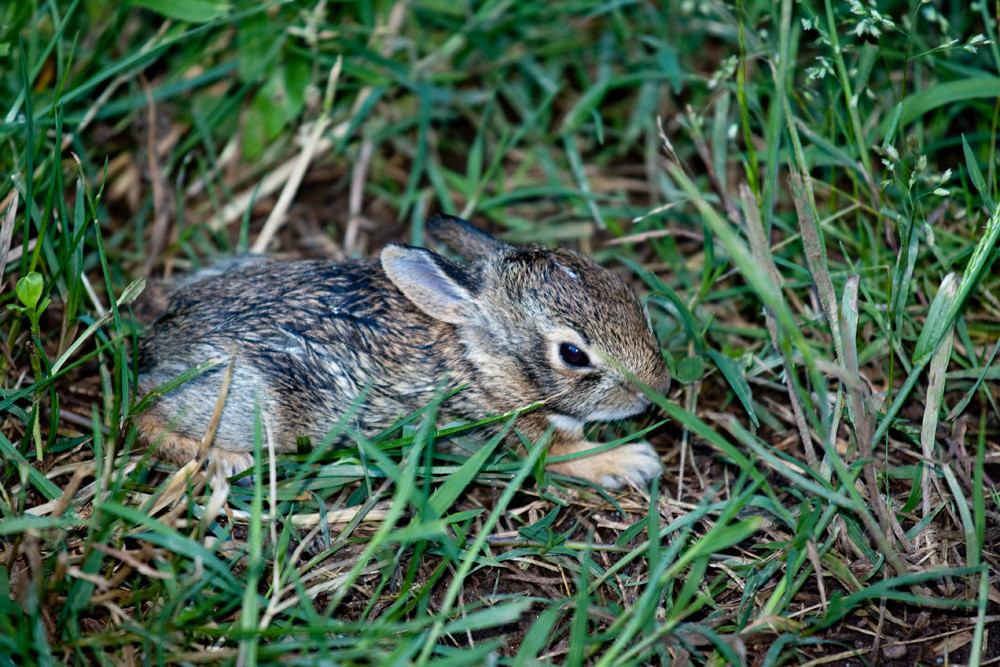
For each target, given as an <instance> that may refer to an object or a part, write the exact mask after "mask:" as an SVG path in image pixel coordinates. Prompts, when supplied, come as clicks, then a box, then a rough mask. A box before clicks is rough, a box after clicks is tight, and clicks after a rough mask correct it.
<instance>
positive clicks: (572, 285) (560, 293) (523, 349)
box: [137, 216, 670, 489]
mask: <svg viewBox="0 0 1000 667" xmlns="http://www.w3.org/2000/svg"><path fill="white" fill-rule="evenodd" d="M427 231H428V232H429V234H430V235H431V236H432V237H433V238H435V239H436V240H438V241H440V242H442V243H444V244H445V245H446V246H448V247H450V248H451V249H452V250H453V251H454V252H455V253H457V254H458V255H460V256H462V257H463V258H464V259H465V260H466V263H461V264H460V263H457V262H454V261H451V260H449V259H447V258H445V257H444V256H442V255H440V254H437V253H434V252H432V251H430V250H426V249H423V248H417V247H410V246H405V245H397V244H390V245H387V246H385V248H383V250H382V251H381V253H380V255H379V257H378V258H377V259H369V260H365V261H359V262H353V263H335V262H330V261H322V260H300V261H281V260H271V259H268V258H266V257H261V256H242V257H237V258H233V259H230V260H227V261H224V262H223V263H221V264H220V265H216V266H215V267H210V268H209V269H207V270H205V271H204V272H199V273H196V274H193V277H190V278H188V279H187V280H186V281H184V282H183V283H182V285H181V286H180V287H179V288H178V289H177V291H176V292H175V293H174V294H173V296H172V298H171V301H170V303H169V305H168V306H167V308H166V310H165V311H164V312H163V314H162V315H161V316H160V317H159V318H158V319H157V320H156V321H155V322H154V323H153V324H152V325H151V327H150V329H149V331H148V332H147V333H146V335H145V336H144V337H143V339H142V340H141V342H140V344H139V350H138V370H139V375H138V386H139V393H140V394H148V393H149V392H152V391H154V390H157V389H158V388H159V387H160V386H161V385H163V384H164V383H166V382H168V381H170V380H173V379H175V378H176V377H177V376H179V375H180V374H181V373H183V372H185V371H188V370H190V369H191V368H193V367H195V366H196V365H197V364H199V363H201V362H205V361H208V360H211V359H216V360H219V359H221V360H223V363H221V364H219V365H218V366H215V367H213V368H211V369H210V370H209V371H207V372H205V373H203V374H201V375H197V376H195V377H194V378H193V379H191V380H189V381H187V382H186V383H183V384H181V385H180V386H178V387H176V388H175V389H173V390H172V391H169V392H167V393H165V394H164V395H162V396H159V397H157V398H156V399H155V400H154V401H153V402H152V403H151V405H150V407H149V408H148V409H147V410H146V411H144V412H143V413H141V414H140V415H139V416H138V418H137V426H138V432H139V435H140V438H141V440H142V441H144V442H145V443H147V444H148V445H150V446H153V447H155V448H156V453H157V455H158V456H160V457H161V458H164V459H167V460H169V461H172V462H175V463H178V464H182V463H184V462H186V461H188V460H190V459H192V458H194V457H196V456H197V455H198V452H199V450H200V448H201V441H202V439H203V438H204V437H205V434H206V430H207V428H208V425H209V421H210V419H211V417H212V414H213V412H214V410H215V405H216V402H217V399H218V397H219V395H220V388H221V386H222V381H223V377H224V375H225V373H226V368H227V367H228V366H229V365H230V363H229V360H230V359H233V361H232V368H233V370H232V379H231V384H230V387H229V390H228V393H227V394H226V398H225V404H224V408H223V409H222V412H221V419H220V420H219V422H218V428H217V430H216V432H215V434H214V438H213V439H212V440H211V443H210V447H209V450H208V455H209V457H210V458H212V459H214V460H215V461H216V464H217V466H218V468H219V469H220V470H221V471H222V472H224V473H225V474H226V475H228V476H232V475H235V474H238V473H240V472H242V471H244V470H246V469H248V468H250V467H251V466H252V465H253V463H254V460H253V442H254V421H255V419H254V408H255V404H256V402H258V401H259V404H260V409H261V413H262V415H263V416H264V419H265V421H266V422H267V424H268V425H269V427H270V432H271V434H272V438H273V442H274V443H275V447H276V449H277V450H278V451H280V452H288V451H295V450H296V447H297V443H298V441H299V439H300V438H301V437H303V436H306V437H309V438H310V439H311V441H312V442H314V443H318V442H320V441H322V440H323V438H324V436H326V435H327V434H328V433H329V432H331V430H332V429H333V427H334V425H335V424H336V423H337V421H338V419H340V418H341V417H342V416H343V415H344V414H345V412H347V411H350V410H354V413H353V415H351V417H350V418H349V422H348V425H349V427H350V428H351V429H354V430H355V431H357V432H360V433H361V434H364V435H365V436H372V435H374V434H376V433H379V432H381V431H383V430H384V429H386V428H388V427H390V426H392V425H393V424H394V423H395V422H396V421H397V420H398V419H399V418H400V417H402V416H406V415H409V414H411V413H413V412H414V411H415V410H417V409H419V408H422V407H424V406H426V405H427V404H428V403H429V402H430V401H432V400H433V399H434V398H435V397H436V396H441V395H442V392H446V393H452V392H454V393H453V395H451V396H450V397H449V398H448V399H447V400H445V401H444V402H443V403H442V404H441V406H440V408H439V419H440V421H441V422H442V423H447V422H454V421H456V420H462V421H466V422H474V421H479V420H482V419H484V418H486V417H488V416H490V415H503V414H506V413H510V412H513V411H516V410H519V409H522V408H525V407H526V406H530V405H532V404H534V403H539V402H540V403H541V404H542V405H541V406H540V407H536V408H534V409H532V410H529V411H525V412H524V413H522V414H521V415H520V416H519V417H518V418H517V420H516V422H515V428H516V429H517V430H518V431H520V433H521V434H523V435H524V436H525V437H526V438H528V440H530V441H531V442H537V440H538V439H539V438H541V437H542V436H543V435H544V434H545V433H546V432H547V431H548V430H549V429H550V427H554V431H553V435H552V437H551V441H550V444H549V445H548V457H554V456H560V455H564V454H572V453H576V452H581V451H584V450H588V449H591V448H593V447H596V446H597V445H598V444H599V443H593V442H589V441H587V440H586V439H585V438H584V435H583V427H584V423H585V422H607V421H612V420H616V419H622V418H625V417H630V416H633V415H636V414H638V413H640V412H642V411H643V410H644V409H646V408H647V407H648V406H649V405H650V402H651V401H650V399H649V398H648V397H647V396H646V395H645V394H644V393H643V391H642V390H641V389H640V388H638V387H637V386H635V385H633V384H632V383H631V382H630V380H629V375H631V376H632V377H633V378H635V379H637V380H638V381H639V382H641V383H643V384H645V385H646V386H647V387H649V388H650V389H652V391H655V392H657V393H659V394H665V393H666V391H667V389H668V387H669V384H670V373H669V371H668V370H667V366H666V364H665V362H664V359H663V356H662V355H661V352H660V347H659V345H658V343H657V340H656V337H655V336H654V334H653V331H652V328H651V325H650V321H649V317H648V314H647V313H646V311H645V309H644V308H643V306H642V305H641V304H640V302H639V300H638V299H637V298H636V296H635V293H634V292H633V291H632V290H631V288H629V286H628V285H627V284H626V283H625V282H624V281H623V280H622V279H621V278H619V277H618V276H617V275H615V274H614V273H612V272H611V271H609V270H607V269H605V268H604V267H602V266H600V265H599V264H597V263H596V262H594V261H592V260H590V259H588V258H586V257H584V256H582V255H579V254H577V253H575V252H571V251H568V250H561V249H550V248H547V247H529V248H523V249H522V248H518V247H515V246H512V245H509V244H507V243H506V242H504V241H501V240H499V239H497V238H495V237H493V236H491V235H489V234H487V233H486V232H483V231H481V230H479V229H478V228H476V227H475V226H473V225H472V224H470V223H468V222H466V221H464V220H461V219H459V218H455V217H450V216H438V217H436V218H434V219H432V220H430V221H428V223H427ZM355 403H357V405H354V404H355ZM504 423H505V422H504V421H502V420H501V421H498V422H495V424H496V425H495V426H485V427H482V435H483V436H485V437H488V436H490V435H495V434H496V433H498V432H499V431H500V430H501V429H502V428H503V426H504ZM477 435H478V434H477ZM511 439H512V440H513V441H514V442H515V443H516V442H519V439H518V438H517V437H516V435H515V436H513V437H512V438H511ZM547 469H548V470H550V471H552V472H556V473H561V474H565V475H569V476H573V477H577V478H581V479H584V480H587V481H590V482H592V483H594V484H596V485H599V486H603V487H605V488H608V489H615V488H619V487H622V486H624V485H634V486H637V487H641V486H644V485H647V484H648V483H649V482H650V481H651V480H652V478H653V477H655V476H657V475H659V474H660V472H661V463H660V459H659V457H658V456H657V454H656V452H655V450H654V449H653V447H652V446H651V445H650V444H649V443H647V442H636V443H629V444H624V445H620V446H618V447H614V448H612V449H609V450H606V451H603V452H600V453H595V454H590V455H586V456H581V457H577V458H574V459H571V460H566V461H560V462H554V463H553V462H550V463H548V464H547Z"/></svg>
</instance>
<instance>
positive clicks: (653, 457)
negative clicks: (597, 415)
mask: <svg viewBox="0 0 1000 667" xmlns="http://www.w3.org/2000/svg"><path fill="white" fill-rule="evenodd" d="M597 444H598V443H593V442H578V443H573V444H572V445H563V446H560V447H556V448H550V450H549V455H550V456H559V455H561V454H569V453H576V452H581V451H585V450H587V449H591V448H593V447H596V446H597ZM546 468H547V469H548V470H550V471H552V472H556V473H559V474H562V475H570V476H572V477H579V478H581V479H585V480H588V481H590V482H593V483H594V484H599V485H600V486H603V487H604V488H606V489H619V488H621V487H623V486H635V487H638V488H642V487H645V486H648V485H649V482H650V481H651V480H652V479H653V478H654V477H658V476H659V475H660V473H661V472H662V471H663V467H662V465H661V463H660V457H659V456H658V455H657V453H656V450H655V449H653V446H652V445H650V444H649V443H648V442H633V443H630V444H627V445H621V446H619V447H615V448H614V449H609V450H608V451H605V452H599V453H597V454H590V455H588V456H581V457H578V458H574V459H571V460H569V461H560V462H558V463H549V464H548V465H547V466H546Z"/></svg>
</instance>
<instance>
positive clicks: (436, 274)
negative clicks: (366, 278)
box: [379, 244, 479, 324]
mask: <svg viewBox="0 0 1000 667" xmlns="http://www.w3.org/2000/svg"><path fill="white" fill-rule="evenodd" d="M379 258H380V259H381V261H382V269H383V270H384V271H385V274H386V275H387V276H389V280H391V281H392V284H393V285H395V286H396V287H397V288H399V291H400V292H402V293H403V294H404V295H405V296H406V298H407V299H409V300H410V301H412V302H413V305H415V306H416V307H417V308H419V309H420V310H422V311H424V312H425V313H427V314H428V315H430V316H431V317H433V318H435V319H438V320H441V321H443V322H448V323H450V324H466V323H468V322H470V321H472V320H474V319H476V314H477V313H478V311H479V305H478V302H477V300H476V298H475V297H474V296H473V294H474V292H475V287H474V284H473V282H472V279H471V277H470V276H469V275H468V273H467V272H466V270H465V269H463V268H462V267H461V266H459V265H458V264H455V263H454V262H452V261H449V260H447V259H445V258H444V257H441V256H440V255H436V254H434V253H433V252H431V251H430V250H424V249H423V248H411V247H410V246H402V245H396V244H390V245H387V246H386V247H385V248H383V249H382V253H381V255H380V256H379Z"/></svg>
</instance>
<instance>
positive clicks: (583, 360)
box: [559, 343, 590, 368]
mask: <svg viewBox="0 0 1000 667" xmlns="http://www.w3.org/2000/svg"><path fill="white" fill-rule="evenodd" d="M559 358H560V359H562V360H563V361H564V362H565V363H566V365H567V366H573V367H574V368H587V367H588V366H590V358H589V357H587V353H586V352H584V351H583V350H581V349H580V348H578V347H577V346H576V345H573V344H572V343H561V344H560V345H559Z"/></svg>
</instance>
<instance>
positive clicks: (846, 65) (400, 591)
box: [0, 0, 1000, 665]
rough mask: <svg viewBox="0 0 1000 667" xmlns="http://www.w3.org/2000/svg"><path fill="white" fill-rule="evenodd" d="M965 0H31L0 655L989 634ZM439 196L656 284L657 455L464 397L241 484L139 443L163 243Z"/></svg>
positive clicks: (993, 362) (306, 241)
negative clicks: (575, 458)
mask: <svg viewBox="0 0 1000 667" xmlns="http://www.w3.org/2000/svg"><path fill="white" fill-rule="evenodd" d="M658 4H663V5H665V6H663V7H659V6H657V5H658ZM938 4H939V3H934V2H930V3H918V2H909V3H904V2H887V1H881V0H880V1H878V2H875V3H873V4H865V3H860V4H859V3H855V4H851V3H840V2H833V0H825V1H823V2H819V1H817V2H793V1H792V0H782V1H781V2H779V3H777V4H774V3H771V2H763V1H758V0H742V1H740V2H737V3H735V5H733V4H730V3H723V2H718V1H715V0H707V1H705V2H699V3H655V4H654V3H644V2H599V1H597V0H575V1H571V2H564V3H504V2H486V3H481V4H475V5H472V4H469V5H467V4H465V3H445V2H434V1H431V0H425V1H420V2H413V3H407V4H403V3H396V4H393V3H378V2H372V1H370V0H361V1H359V2H355V3H349V4H332V5H329V6H327V5H326V4H324V3H318V4H307V3H296V2H290V3H283V4H282V3H272V4H256V3H243V2H238V3H224V2H221V1H216V0H185V1H184V2H163V1H162V0H142V1H141V2H137V3H135V4H134V5H132V6H120V5H117V4H111V3H105V2H102V1H100V0H87V1H83V0H77V1H75V2H66V3H40V2H33V1H31V0H14V2H11V3H7V4H6V5H4V6H3V8H0V99H2V100H3V102H4V103H3V104H2V105H0V109H2V110H3V111H4V114H5V115H4V116H3V118H2V119H0V140H2V145H3V146H4V150H3V151H0V170H2V174H3V175H4V178H3V180H2V181H0V273H2V275H3V283H2V284H3V290H2V292H0V303H2V306H3V308H4V310H3V312H2V314H0V351H2V356H0V364H2V365H3V371H4V373H3V382H2V388H0V420H2V421H0V453H2V460H0V555H2V560H3V567H0V664H2V665H13V664H54V663H72V664H91V663H101V664H125V663H132V662H137V661H141V662H143V663H157V664H177V663H187V664H196V663H203V662H211V663H216V662H223V663H239V664H255V663H271V662H279V661H280V662H283V663H309V664H314V663H316V662H321V661H322V662H329V663H379V664H411V663H413V664H425V663H429V662H434V663H444V664H449V663H457V664H463V665H465V664H479V663H484V664H498V663H500V664H514V665H525V664H535V663H536V662H538V661H542V662H550V661H551V662H557V663H566V664H583V663H587V664H594V665H612V664H613V665H619V664H647V663H656V662H659V663H668V664H678V665H683V664H699V665H700V664H705V665H708V664H727V663H732V664H740V663H746V664H754V665H781V664H796V663H806V664H881V665H891V664H899V665H913V664H930V663H932V662H935V661H937V662H944V663H947V664H959V663H962V664H995V663H996V660H997V658H1000V640H998V638H997V630H998V629H997V627H996V618H997V602H996V600H997V594H996V589H995V584H996V578H997V573H998V562H997V548H996V545H997V533H996V530H995V526H996V522H997V517H998V508H997V492H996V486H995V483H994V480H995V479H996V478H997V476H998V469H997V466H996V457H997V453H998V448H997V446H998V443H1000V409H998V406H997V396H998V395H1000V390H998V387H1000V384H998V383H1000V366H998V361H997V352H998V349H1000V343H998V339H1000V302H998V300H997V296H996V295H997V293H998V288H1000V278H998V277H1000V272H998V270H997V263H996V259H997V254H998V244H997V237H998V234H1000V209H998V204H997V202H998V199H1000V198H998V196H997V170H996V164H997V155H996V146H997V119H998V117H1000V105H998V102H997V100H998V99H1000V97H998V94H1000V78H998V69H1000V49H998V47H997V44H996V40H997V16H996V15H994V14H993V13H992V12H994V11H995V8H994V7H993V6H992V5H990V4H989V3H975V4H972V5H970V6H969V7H959V6H958V5H959V4H960V3H953V4H954V5H955V6H954V7H952V6H950V5H949V4H948V3H941V4H942V7H941V8H938V7H937V5H938ZM876 10H877V11H876ZM948 12H950V13H948ZM876 32H877V34H876ZM980 35H981V36H980ZM439 211H440V212H443V213H449V214H458V215H463V216H466V217H470V218H472V219H473V220H475V221H476V222H477V223H478V224H480V225H483V226H485V227H488V228H489V229H491V230H492V231H495V232H498V233H502V234H503V235H504V237H505V238H507V239H509V240H511V241H514V242H518V243H529V242H540V243H558V244H562V245H566V246H570V247H574V248H579V249H581V250H583V251H585V252H588V253H590V254H591V255H593V256H595V257H596V258H597V259H599V260H600V261H602V262H604V263H606V264H607V265H608V266H610V267H613V268H615V269H616V270H621V271H623V272H624V273H627V274H629V275H630V276H633V277H634V279H635V281H636V284H637V285H640V286H641V287H642V288H643V293H644V298H645V300H646V302H647V303H648V305H649V309H650V313H651V316H652V320H653V323H654V326H655V328H656V331H657V334H658V336H659V338H660V341H661V342H662V345H663V349H664V354H665V355H666V356H667V358H668V362H669V365H670V367H671V371H672V374H673V377H674V385H673V387H672V389H671V391H670V393H669V395H668V396H660V397H656V401H655V402H656V406H657V407H656V410H655V411H654V412H652V413H651V414H650V415H647V416H645V417H643V418H641V419H639V420H637V421H636V422H634V423H628V424H622V425H611V426H595V427H594V428H595V430H596V431H597V432H598V433H599V434H600V435H601V436H602V437H604V438H605V439H607V440H612V439H615V438H628V437H646V438H647V439H649V440H650V442H652V443H653V444H654V445H655V446H656V447H657V448H658V450H659V451H660V452H661V454H662V455H663V460H664V466H665V467H664V471H665V472H664V475H663V477H662V478H661V479H660V480H659V481H658V482H657V483H656V484H654V485H653V487H652V488H651V489H648V490H645V491H631V492H627V493H613V494H608V493H605V492H602V491H601V490H599V489H594V488H589V487H587V486H586V485H583V484H581V483H579V482H576V481H573V480H569V479H562V478H557V477H554V476H547V475H546V474H544V473H543V472H542V469H541V466H540V463H541V460H542V459H543V458H544V456H545V453H544V442H541V443H526V448H525V452H523V453H522V454H520V455H519V454H515V453H512V452H508V451H506V449H505V448H504V447H501V446H499V444H498V443H497V442H490V443H482V442H477V441H474V440H473V439H471V438H470V437H469V436H467V435H464V434H463V432H462V431H461V430H458V431H454V430H452V431H448V432H447V433H438V432H436V431H435V429H434V426H433V420H432V419H430V418H429V417H430V416H432V415H433V413H434V407H433V406H429V408H428V411H426V412H423V413H418V414H417V415H412V416H402V417H407V418H406V420H405V423H404V424H403V426H402V427H401V428H399V429H396V430H395V431H393V432H390V433H386V434H384V435H383V436H382V437H380V438H376V439H374V440H371V441H368V440H365V439H363V438H360V437H359V438H356V440H357V447H349V448H341V449H331V448H329V447H326V448H324V447H315V448H314V449H313V450H312V453H311V454H302V455H298V456H288V457H282V458H280V459H278V460H276V461H272V462H271V463H270V465H271V466H273V467H271V468H270V470H268V469H266V466H263V465H262V469H260V470H257V471H255V473H256V474H254V475H252V476H251V477H250V478H249V479H250V484H249V485H248V486H232V487H231V488H229V494H228V496H225V495H224V494H223V493H222V491H221V490H218V489H216V490H213V488H212V487H211V486H209V485H208V478H207V476H206V474H205V473H204V472H203V471H198V470H191V469H182V470H180V471H178V470H177V469H176V468H172V467H170V466H168V465H166V464H162V463H158V462H157V461H156V460H155V459H152V458H150V457H149V455H148V453H146V452H143V451H141V449H140V448H139V447H138V446H137V445H136V441H135V433H134V429H133V428H132V426H131V424H130V416H131V415H133V414H135V412H136V411H137V410H140V409H141V408H142V406H141V404H139V402H138V401H137V397H135V396H134V394H133V393H132V391H131V384H132V380H133V378H134V368H133V365H132V361H131V356H130V350H131V349H132V348H133V346H134V345H135V341H136V340H137V338H138V336H140V335H141V333H142V331H143V330H144V327H145V326H146V324H148V322H149V321H150V320H151V318H152V317H153V316H154V314H155V311H156V308H157V307H158V303H159V302H158V300H157V296H158V295H161V294H162V292H163V285H164V284H169V280H170V279H171V278H173V277H175V276H177V275H181V274H183V273H186V272H187V271H189V270H192V269H195V268H197V267H199V266H202V265H204V264H207V263H210V262H211V261H213V259H214V258H216V257H219V256H223V255H226V254H231V253H235V252H241V251H245V250H247V249H254V248H256V249H258V250H259V249H262V248H263V249H266V250H268V251H269V252H272V253H275V254H278V255H282V256H324V257H336V258H344V257H360V256H364V255H368V254H371V253H372V252H374V251H376V250H377V249H378V248H379V247H380V246H381V245H382V244H383V243H384V242H386V241H390V240H403V241H406V242H412V243H422V242H423V240H424V237H423V227H422V223H423V221H424V219H425V218H426V217H427V216H428V215H430V214H432V213H434V212H439ZM269 218H270V220H269ZM140 290H142V291H143V295H142V297H140V298H138V299H136V296H137V293H138V292H139V291H140ZM643 433H644V434H645V435H642V434H643ZM443 435H450V436H451V437H452V438H453V439H454V440H455V441H456V442H458V443H459V445H460V446H462V447H464V448H465V452H466V453H464V454H463V453H458V452H450V453H447V452H445V453H435V447H436V443H437V440H439V439H441V438H442V437H443ZM262 440H263V439H262V438H260V439H258V446H260V443H261V441H262ZM262 458H263V457H262Z"/></svg>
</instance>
